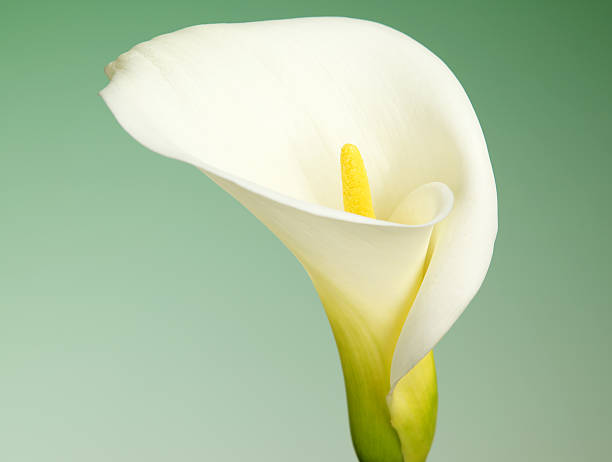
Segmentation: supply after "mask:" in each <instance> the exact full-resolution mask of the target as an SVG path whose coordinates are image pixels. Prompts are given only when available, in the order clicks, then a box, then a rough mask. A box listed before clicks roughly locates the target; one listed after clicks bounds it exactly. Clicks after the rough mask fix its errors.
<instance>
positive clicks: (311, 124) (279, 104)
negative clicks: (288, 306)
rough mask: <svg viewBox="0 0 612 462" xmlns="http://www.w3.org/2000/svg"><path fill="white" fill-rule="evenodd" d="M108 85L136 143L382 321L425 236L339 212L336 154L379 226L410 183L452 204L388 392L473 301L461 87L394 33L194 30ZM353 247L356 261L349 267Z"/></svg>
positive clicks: (234, 27)
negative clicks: (371, 307) (348, 148)
mask: <svg viewBox="0 0 612 462" xmlns="http://www.w3.org/2000/svg"><path fill="white" fill-rule="evenodd" d="M107 74H108V75H109V77H110V79H111V81H110V83H109V85H108V86H107V87H106V88H105V89H104V90H103V91H102V92H101V95H102V97H103V98H104V100H105V101H106V103H107V104H108V106H109V107H110V109H111V110H112V112H113V113H114V115H115V116H116V118H117V120H118V121H119V123H120V124H121V125H122V126H123V127H124V128H125V129H126V130H127V131H128V132H129V133H130V134H131V135H132V136H134V138H136V139H137V140H138V141H140V142H141V143H142V144H144V145H145V146H147V147H149V148H150V149H152V150H154V151H156V152H158V153H160V154H163V155H166V156H170V157H174V158H177V159H180V160H183V161H185V162H189V163H192V164H194V165H196V166H198V167H199V168H201V169H203V170H204V171H205V172H207V173H208V174H209V175H210V176H211V177H213V179H214V180H215V181H217V182H218V183H219V184H220V185H221V186H222V187H224V188H225V189H227V190H228V191H229V192H230V193H231V194H233V195H234V196H235V197H236V198H237V199H238V200H240V201H241V202H243V204H244V205H246V206H247V207H248V208H249V209H251V210H252V211H253V212H254V213H255V214H256V215H257V216H258V217H259V218H260V219H261V220H262V221H263V222H264V223H265V224H266V225H267V226H268V227H270V228H271V229H272V230H273V231H274V232H275V233H276V234H277V235H278V236H279V237H280V238H281V239H282V240H283V241H284V242H285V243H286V244H287V245H289V247H290V248H291V249H292V250H293V251H294V253H296V255H297V256H298V258H300V260H301V261H302V262H303V263H304V264H305V266H306V267H307V268H309V266H312V265H319V263H321V265H322V267H327V268H329V271H330V272H332V273H334V274H335V272H336V270H337V269H338V268H337V266H338V265H342V266H343V269H347V268H349V269H351V268H352V269H354V270H355V271H353V274H354V275H356V274H358V280H362V281H363V280H368V281H371V284H369V287H368V285H366V284H363V287H360V286H355V281H350V282H349V279H350V277H349V276H346V275H339V276H337V277H338V278H339V279H340V280H339V284H344V283H346V284H350V285H351V286H352V287H357V288H358V289H359V290H358V291H359V294H358V295H357V296H359V297H366V298H373V297H375V296H382V297H386V298H387V301H386V302H383V303H380V304H379V305H378V306H379V309H378V311H380V312H384V311H385V305H393V304H398V303H400V300H402V299H403V300H407V299H409V294H410V292H411V291H413V290H414V287H413V285H414V280H415V279H414V275H415V272H418V271H419V270H417V269H416V268H417V267H419V265H420V264H421V263H420V262H422V260H423V258H424V252H425V251H426V248H427V247H428V246H430V243H429V240H428V236H425V234H427V232H426V231H425V230H426V229H427V228H428V227H406V226H397V225H392V224H389V223H385V222H383V221H372V220H368V219H362V218H359V217H355V216H351V215H350V214H347V213H344V212H341V211H340V209H341V198H342V193H341V185H340V174H339V165H338V149H339V147H340V146H342V145H343V144H344V143H346V142H351V143H354V144H356V145H358V146H359V147H360V150H361V151H362V153H363V156H364V161H365V164H366V167H367V170H368V174H369V177H370V184H371V187H372V191H373V201H374V207H375V209H376V213H377V216H378V217H380V218H381V219H388V218H389V217H390V216H391V214H392V213H393V211H394V210H395V209H396V207H397V205H398V204H399V203H400V201H402V199H403V198H404V197H406V195H407V194H408V193H409V192H411V191H413V190H415V189H416V188H417V187H418V186H421V185H424V184H428V183H431V182H442V183H444V184H446V185H448V187H450V189H451V190H452V191H453V193H454V196H455V205H454V208H453V210H452V212H451V213H450V215H449V216H448V217H447V219H446V220H444V222H443V223H441V224H440V225H439V226H436V229H435V231H434V235H433V238H432V244H433V245H431V246H430V248H431V249H432V252H431V254H430V259H429V261H428V268H427V273H426V275H425V278H424V280H423V282H422V285H421V286H420V289H419V291H418V294H417V295H416V300H415V302H414V304H413V306H412V308H411V309H410V313H409V315H408V317H407V319H406V322H405V323H404V325H403V329H402V332H401V335H400V336H399V341H398V343H397V348H396V349H395V353H394V357H393V365H392V369H391V382H392V383H396V382H397V381H398V380H399V379H400V378H401V377H402V376H403V375H404V374H405V373H406V372H407V371H409V370H410V369H411V368H412V367H413V366H414V365H415V364H416V363H417V362H418V361H419V359H421V358H422V357H424V355H425V354H426V353H427V352H428V351H430V350H431V349H432V348H433V346H434V345H435V344H436V342H437V341H438V340H439V339H440V338H441V337H442V335H443V334H444V333H445V332H446V331H447V330H448V329H449V328H450V326H451V325H452V324H453V322H454V321H455V320H456V319H457V317H458V316H459V315H460V313H461V312H462V311H463V309H464V308H465V306H466V305H467V303H468V302H469V301H470V299H471V298H472V297H473V295H474V294H475V293H476V291H477V290H478V288H479V286H480V284H481V282H482V280H483V278H484V275H485V273H486V270H487V268H488V265H489V261H490V258H491V253H492V249H493V243H494V239H495V234H496V230H497V206H496V192H495V182H494V179H493V174H492V170H491V166H490V162H489V157H488V153H487V149H486V145H485V142H484V138H483V136H482V132H481V129H480V126H479V124H478V120H477V118H476V115H475V113H474V111H473V109H472V107H471V104H470V102H469V100H468V98H467V96H466V95H465V92H464V91H463V89H462V87H461V85H460V84H459V82H458V81H457V80H456V79H455V77H454V76H453V75H452V73H451V72H450V71H449V70H448V68H447V67H446V66H445V65H444V64H443V63H442V62H441V61H440V60H439V59H438V58H436V57H435V56H434V55H433V54H432V53H430V52H429V51H428V50H426V49H425V48H424V47H422V46H421V45H419V44H418V43H417V42H415V41H413V40H412V39H410V38H409V37H407V36H405V35H404V34H401V33H399V32H397V31H395V30H393V29H390V28H388V27H385V26H381V25H379V24H376V23H371V22H367V21H360V20H353V19H346V18H308V19H295V20H283V21H269V22H258V23H245V24H219V25H206V26H195V27H191V28H187V29H184V30H181V31H178V32H175V33H172V34H168V35H164V36H160V37H157V38H155V39H153V40H152V41H150V42H146V43H142V44H140V45H137V46H136V47H134V48H133V49H132V50H131V51H129V52H128V53H126V54H124V55H122V56H121V57H120V58H119V59H118V60H117V61H115V62H113V63H111V64H110V65H109V66H107ZM270 203H275V205H274V207H271V206H270V207H268V206H269V205H270ZM264 210H265V211H264ZM325 218H329V220H328V221H329V222H330V223H333V225H332V226H331V227H330V229H329V230H328V229H326V228H324V226H326V225H323V224H322V221H324V219H325ZM421 224H422V223H421ZM413 236H417V237H413ZM305 237H307V241H308V243H306V244H305V243H304V242H302V238H305ZM338 241H342V242H344V243H345V244H346V248H345V250H344V251H343V252H344V255H343V258H345V259H344V260H336V259H335V257H336V256H335V255H334V256H332V255H331V253H330V252H331V251H332V250H331V249H333V248H335V246H337V242H338ZM417 242H419V244H417ZM302 245H303V246H304V247H303V248H302ZM356 245H359V246H361V247H360V249H361V250H360V251H359V252H358V253H359V254H360V259H359V261H358V262H357V261H351V250H350V249H354V248H355V246H356ZM305 248H308V249H309V250H308V254H307V253H305V252H304V250H303V249H305ZM374 249H376V251H374ZM311 251H312V253H311ZM408 255H410V256H408ZM315 260H316V261H317V263H314V262H315ZM362 270H363V271H362ZM309 271H310V269H309ZM325 272H327V270H325ZM349 273H350V271H349ZM340 274H341V273H340ZM376 291H378V293H375V292H376ZM360 305H364V306H365V305H366V304H363V303H360ZM380 316H382V317H383V318H384V317H386V316H388V315H387V314H384V313H383V314H380ZM396 316H397V314H396V315H392V316H391V317H396ZM374 317H376V316H374ZM396 319H397V318H396ZM381 322H383V321H381Z"/></svg>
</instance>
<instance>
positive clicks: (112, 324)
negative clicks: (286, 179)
mask: <svg viewBox="0 0 612 462" xmlns="http://www.w3.org/2000/svg"><path fill="white" fill-rule="evenodd" d="M609 5H610V2H606V1H586V2H581V3H580V2H564V1H554V2H553V1H539V2H532V1H514V2H491V1H486V0H481V1H453V0H445V1H429V2H426V1H402V2H399V1H395V2H391V1H390V2H384V4H383V3H382V2H380V3H377V2H364V1H337V0H324V1H309V2H300V3H296V2H294V3H288V2H282V1H274V0H269V1H260V2H256V1H254V2H246V1H245V2H238V1H234V0H222V1H187V0H173V1H164V2H161V1H126V0H122V1H115V0H107V1H105V2H93V3H88V2H83V1H69V0H60V1H54V2H42V1H34V2H28V1H19V2H15V1H9V2H8V3H7V2H5V3H3V7H2V13H1V16H0V25H1V27H0V47H1V52H2V54H1V56H2V64H0V67H1V69H2V72H1V73H0V84H1V85H0V97H1V99H0V101H1V103H0V104H1V107H2V109H1V111H0V156H1V157H0V214H1V215H0V222H1V224H0V460H1V461H3V462H4V461H6V462H26V461H27V462H30V461H45V462H56V461H57V462H60V461H61V462H64V461H87V462H98V461H100V462H101V461H118V462H134V461H147V462H157V461H181V462H190V461H241V460H248V461H253V462H257V461H267V462H270V461H283V462H284V461H291V462H301V461H304V462H306V461H308V462H312V461H338V462H340V461H355V460H356V459H355V457H354V455H353V452H352V448H351V444H350V438H349V433H348V425H347V419H346V415H345V414H346V409H345V402H344V399H345V398H344V390H343V384H342V378H341V371H340V367H339V361H338V358H337V353H336V351H335V346H334V343H333V340H332V337H331V333H330V329H329V327H328V325H327V321H326V319H325V317H324V314H323V310H322V308H321V306H320V303H319V301H318V298H317V295H316V293H315V292H314V290H313V289H312V286H311V284H310V282H309V280H308V278H307V276H306V274H305V273H304V271H303V270H302V268H301V267H300V266H299V265H298V263H297V261H296V260H295V259H294V258H293V257H292V256H291V255H290V253H289V252H288V251H287V250H286V249H285V248H284V247H283V246H282V245H281V244H280V242H278V241H277V240H276V239H275V238H274V237H273V235H272V234H271V233H269V232H268V231H267V230H266V229H265V228H264V227H263V225H261V224H260V223H259V222H258V221H257V220H255V218H253V217H252V216H251V215H250V214H249V213H248V212H246V211H245V210H244V209H243V208H242V207H241V206H240V205H238V204H237V203H236V202H234V201H233V200H232V199H231V198H230V197H229V196H227V195H226V194H225V193H223V192H222V191H221V190H220V189H219V188H217V187H216V186H215V185H213V183H212V182H211V181H209V180H208V179H207V178H206V177H205V176H204V175H202V174H201V173H199V172H198V171H197V170H196V169H194V168H193V167H190V166H187V165H184V164H181V163H179V162H175V161H171V160H168V159H165V158H162V157H160V156H157V155H154V154H151V153H150V152H148V151H147V150H146V149H144V148H143V147H141V146H140V145H138V144H137V143H136V142H135V141H133V140H132V139H131V138H130V137H129V136H128V135H127V134H126V133H125V132H124V131H123V130H122V129H120V128H119V126H118V125H117V123H116V122H115V121H114V119H113V117H112V116H111V114H110V112H109V111H108V110H107V109H106V107H105V106H104V104H103V102H102V100H101V99H100V98H99V97H98V96H97V91H99V90H100V89H101V88H102V87H103V86H104V85H105V82H106V78H105V76H104V74H103V72H102V68H103V66H104V65H105V64H106V63H107V62H108V61H110V60H112V59H114V58H115V57H116V56H117V55H118V54H119V53H121V52H123V51H126V50H127V49H128V48H129V47H131V46H132V45H134V44H136V43H137V42H140V41H142V40H144V39H148V38H150V37H152V36H155V35H158V34H160V33H163V32H168V31H171V30H174V29H177V28H181V27H184V26H188V25H192V24H196V23H206V22H220V21H242V20H258V19H268V18H285V17H294V16H311V15H343V16H353V17H359V18H367V19H372V20H376V21H379V22H383V23H385V24H388V25H390V26H393V27H395V28H397V29H399V30H401V31H403V32H405V33H407V34H409V35H411V36H412V37H414V38H415V39H417V40H418V41H420V42H421V43H423V44H424V45H426V46H427V47H429V48H430V49H431V50H433V51H434V52H435V53H436V54H438V55H439V56H440V57H441V58H442V59H443V60H444V61H446V63H447V64H448V65H449V66H450V67H451V69H453V71H454V72H455V73H456V75H457V76H458V78H459V80H461V82H462V83H463V85H464V87H465V88H466V90H467V92H468V94H469V96H470V98H471V100H472V102H473V104H474V107H475V108H476V112H477V113H478V115H479V117H480V120H481V123H482V126H483V130H484V132H485V136H486V138H487V141H488V144H489V148H490V153H491V158H492V162H493V167H494V171H495V174H496V178H497V184H498V190H499V206H500V232H499V236H498V241H497V247H496V252H495V256H494V260H493V264H492V267H491V271H490V272H489V275H488V278H487V280H486V281H485V284H484V286H483V288H482V290H481V291H480V293H479V295H478V296H477V297H476V299H475V300H474V301H473V303H472V304H471V306H470V308H469V309H468V311H467V312H466V313H465V314H464V315H463V316H462V318H461V319H460V320H459V322H458V323H457V324H456V325H455V327H454V328H453V329H452V330H451V332H450V333H449V334H448V335H447V336H446V337H445V338H444V339H443V341H442V342H441V343H440V345H439V346H438V348H437V350H436V352H437V361H438V370H439V383H440V394H441V397H440V414H439V426H438V432H437V436H436V440H435V443H434V447H433V450H432V453H431V457H430V459H429V460H430V461H432V462H443V461H461V462H463V461H465V462H477V461H482V462H489V461H497V462H506V461H508V462H510V461H513V462H514V461H555V462H563V461H572V462H574V461H579V460H593V461H595V460H607V459H608V458H609V457H610V456H609V455H608V452H609V447H610V434H611V432H612V424H611V422H612V404H611V403H612V400H611V398H610V395H609V393H608V392H609V390H610V388H611V385H610V381H611V380H612V368H611V360H610V357H609V356H610V352H611V350H612V341H611V340H610V334H609V333H608V329H609V326H610V324H611V323H612V313H611V311H612V310H611V309H610V296H609V293H608V289H609V287H610V277H611V270H610V260H611V257H612V254H611V251H610V243H609V235H610V226H611V225H612V222H611V221H612V220H611V215H610V198H611V197H612V191H611V187H610V170H611V168H612V160H611V156H610V149H611V148H610V146H611V143H612V139H611V131H612V130H611V123H612V117H611V116H610V105H611V103H612V101H611V91H610V83H611V82H612V65H611V63H610V49H611V47H612V38H611V34H610V31H609V23H610V15H611V14H612V8H611V7H610V6H609Z"/></svg>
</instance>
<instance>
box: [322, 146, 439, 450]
mask: <svg viewBox="0 0 612 462" xmlns="http://www.w3.org/2000/svg"><path fill="white" fill-rule="evenodd" d="M340 165H341V171H342V192H343V202H344V210H345V211H346V212H350V213H355V214H357V215H363V216H366V217H370V218H376V216H375V214H374V208H373V207H372V195H371V191H370V185H369V182H368V175H367V172H366V169H365V166H364V163H363V158H362V157H361V153H360V152H359V149H358V148H357V147H356V146H355V145H352V144H345V145H344V146H343V147H342V151H341V155H340ZM419 205H420V206H421V207H422V203H421V204H419ZM423 265H424V267H425V266H426V265H427V259H426V260H425V262H423ZM419 282H420V281H419ZM319 290H320V291H322V290H324V289H323V288H319ZM327 292H328V291H327V290H324V292H323V293H327ZM320 293H321V292H320ZM414 295H416V294H414ZM323 300H324V303H325V305H326V306H328V313H329V314H328V315H329V316H330V321H331V325H332V328H333V331H334V335H335V336H336V341H337V342H338V349H339V351H340V358H341V360H342V367H343V370H344V378H345V386H346V390H347V397H348V404H349V415H350V420H351V434H352V436H353V444H354V446H355V449H356V451H357V454H358V456H359V458H360V460H361V461H362V462H365V461H370V460H372V461H373V462H374V461H384V462H388V461H393V460H396V459H398V458H399V459H400V460H403V462H423V461H424V460H425V459H426V458H427V454H428V453H429V450H430V448H431V444H432V442H433V437H434V433H435V429H436V416H437V411H438V385H437V382H436V368H435V363H434V358H433V351H431V352H429V354H428V355H427V356H426V357H425V358H423V359H422V360H421V361H420V362H419V363H418V364H417V365H416V366H415V367H414V368H412V370H410V372H408V373H407V374H406V375H405V376H404V377H403V378H402V379H401V380H400V381H399V382H398V383H397V385H396V387H395V389H394V390H393V392H392V394H391V396H390V397H388V398H387V396H388V395H387V393H388V389H389V387H388V382H389V377H390V369H391V358H392V355H393V349H394V347H395V343H396V342H397V338H398V336H399V330H398V331H397V332H395V334H396V335H392V336H386V337H380V335H379V334H380V333H379V332H375V331H372V330H371V329H370V328H368V326H367V325H364V324H363V323H362V322H360V320H359V319H358V318H357V319H346V318H345V319H342V318H341V317H342V315H344V316H346V313H347V309H346V307H345V306H342V309H340V310H335V309H334V308H333V307H332V306H330V305H332V304H333V302H332V303H330V300H329V299H328V297H327V296H325V298H324V299H323ZM412 300H414V298H412ZM406 306H407V307H409V305H408V304H407V305H406ZM351 311H352V310H351ZM351 311H349V313H351V315H353V316H357V313H354V312H351ZM338 318H339V319H338ZM400 326H403V320H402V321H401V323H398V329H399V328H400ZM377 334H378V335H377ZM387 399H388V400H389V401H388V403H387ZM394 433H397V437H399V440H398V438H394ZM373 437H374V438H376V439H378V443H379V444H378V445H377V444H376V441H373ZM399 454H401V458H400V455H399Z"/></svg>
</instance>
